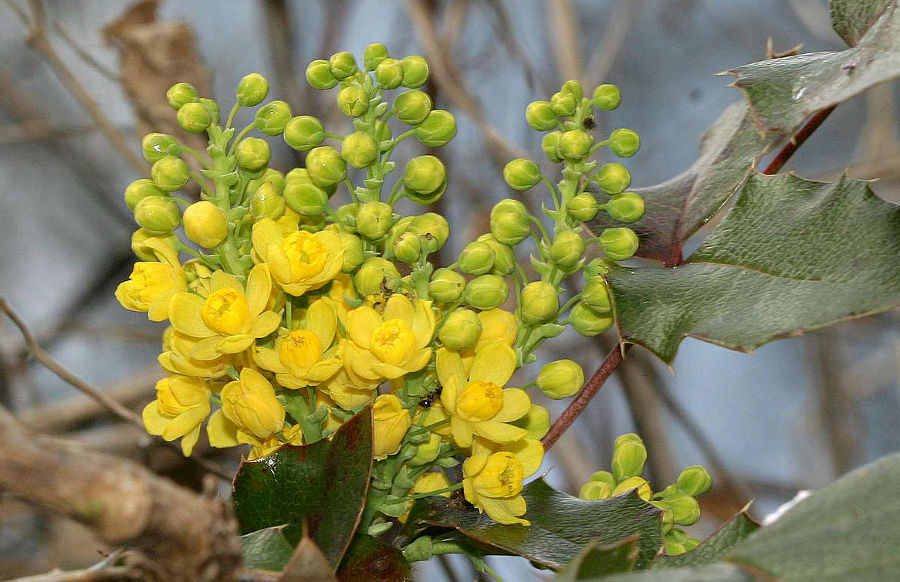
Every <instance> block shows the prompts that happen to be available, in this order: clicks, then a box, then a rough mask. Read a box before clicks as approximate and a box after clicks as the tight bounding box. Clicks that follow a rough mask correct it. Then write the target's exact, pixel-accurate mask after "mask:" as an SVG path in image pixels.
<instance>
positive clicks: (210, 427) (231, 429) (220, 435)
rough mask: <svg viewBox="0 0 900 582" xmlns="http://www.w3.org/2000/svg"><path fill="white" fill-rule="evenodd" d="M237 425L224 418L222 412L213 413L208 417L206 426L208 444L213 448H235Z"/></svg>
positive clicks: (236, 444) (236, 443)
mask: <svg viewBox="0 0 900 582" xmlns="http://www.w3.org/2000/svg"><path fill="white" fill-rule="evenodd" d="M237 428H238V427H237V425H236V424H234V423H233V422H231V421H230V420H228V419H227V418H225V415H224V414H222V410H221V409H219V410H217V411H215V412H213V414H212V416H210V417H209V423H208V424H207V425H206V435H207V436H208V437H209V444H210V445H212V446H214V447H219V448H221V447H236V446H238V444H240V443H238V440H237Z"/></svg>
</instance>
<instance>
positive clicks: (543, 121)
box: [525, 101, 558, 131]
mask: <svg viewBox="0 0 900 582" xmlns="http://www.w3.org/2000/svg"><path fill="white" fill-rule="evenodd" d="M525 121H527V122H528V125H530V126H531V127H533V128H534V129H536V130H538V131H549V130H551V129H553V128H554V127H556V124H557V123H558V121H557V119H556V114H555V113H553V110H552V109H551V108H550V103H549V102H547V101H532V102H531V103H529V104H528V107H527V108H526V109H525Z"/></svg>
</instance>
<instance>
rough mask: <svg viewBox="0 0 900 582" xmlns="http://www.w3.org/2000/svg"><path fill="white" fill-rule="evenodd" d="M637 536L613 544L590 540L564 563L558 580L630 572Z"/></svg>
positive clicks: (636, 548) (635, 555)
mask: <svg viewBox="0 0 900 582" xmlns="http://www.w3.org/2000/svg"><path fill="white" fill-rule="evenodd" d="M639 549H640V548H638V536H631V537H630V538H625V539H624V540H622V541H620V542H617V543H615V544H602V543H600V542H592V543H590V544H588V545H586V546H585V547H584V549H583V550H581V552H580V553H579V554H578V555H577V556H575V559H574V560H572V561H571V562H569V563H568V564H566V567H565V568H564V569H563V571H562V572H560V574H559V579H560V580H592V579H594V578H599V577H601V576H608V575H610V574H618V573H621V572H630V571H631V570H632V568H634V563H635V562H636V561H637V557H638V551H639Z"/></svg>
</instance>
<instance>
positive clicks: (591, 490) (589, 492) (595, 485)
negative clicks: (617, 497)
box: [578, 481, 612, 501]
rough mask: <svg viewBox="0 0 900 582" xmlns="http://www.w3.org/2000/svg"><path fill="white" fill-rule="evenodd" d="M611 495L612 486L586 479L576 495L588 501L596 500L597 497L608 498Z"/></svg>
mask: <svg viewBox="0 0 900 582" xmlns="http://www.w3.org/2000/svg"><path fill="white" fill-rule="evenodd" d="M610 495H612V487H610V486H609V485H607V484H606V483H601V482H600V481H588V482H587V483H585V484H584V485H583V486H582V487H581V491H580V492H579V493H578V497H580V498H581V499H587V500H588V501H597V500H598V499H608V498H609V496H610Z"/></svg>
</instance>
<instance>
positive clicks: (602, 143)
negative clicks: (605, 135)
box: [588, 139, 609, 155]
mask: <svg viewBox="0 0 900 582" xmlns="http://www.w3.org/2000/svg"><path fill="white" fill-rule="evenodd" d="M608 145H609V140H608V139H605V140H603V141H599V142H597V143H595V144H594V145H593V146H591V149H589V150H588V155H591V154H592V153H594V152H595V151H597V150H599V149H600V148H602V147H604V146H608Z"/></svg>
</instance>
